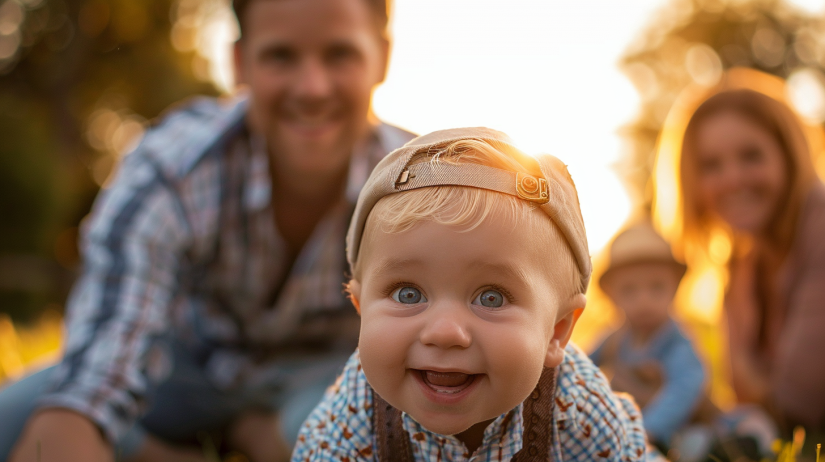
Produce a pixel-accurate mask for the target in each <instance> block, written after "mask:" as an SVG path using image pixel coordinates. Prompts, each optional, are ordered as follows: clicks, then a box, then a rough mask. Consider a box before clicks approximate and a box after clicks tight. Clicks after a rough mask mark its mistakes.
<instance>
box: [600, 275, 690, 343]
mask: <svg viewBox="0 0 825 462" xmlns="http://www.w3.org/2000/svg"><path fill="white" fill-rule="evenodd" d="M678 287H679V276H678V274H677V272H676V269H674V267H673V265H670V264H667V263H636V264H634V265H629V266H626V267H623V268H618V269H616V270H615V273H614V274H612V275H610V279H609V281H607V285H606V287H605V288H606V289H607V294H608V295H609V296H610V298H611V299H612V300H613V303H615V304H616V306H617V307H618V308H619V309H620V310H622V311H624V314H625V318H626V319H627V322H628V323H629V324H630V327H631V328H632V329H634V330H636V331H638V332H641V333H645V334H649V333H652V332H654V331H655V330H656V329H658V328H659V327H660V326H661V325H662V324H664V322H665V321H667V319H668V317H669V316H670V306H671V304H672V303H673V297H674V296H675V295H676V289H677V288H678Z"/></svg>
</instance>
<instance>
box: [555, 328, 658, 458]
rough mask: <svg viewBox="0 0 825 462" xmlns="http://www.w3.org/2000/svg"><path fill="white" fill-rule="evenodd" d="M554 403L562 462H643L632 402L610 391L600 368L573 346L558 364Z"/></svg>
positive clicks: (641, 433)
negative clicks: (598, 461) (599, 461)
mask: <svg viewBox="0 0 825 462" xmlns="http://www.w3.org/2000/svg"><path fill="white" fill-rule="evenodd" d="M555 401H556V402H555V412H554V419H555V421H556V426H557V430H558V441H559V447H560V450H561V452H562V454H559V456H560V457H561V456H563V458H564V460H591V458H595V456H599V457H600V458H601V459H606V460H617V461H618V460H622V461H623V460H643V457H644V454H645V446H646V443H645V433H644V428H643V426H642V416H641V412H639V408H638V407H637V406H636V403H635V402H634V401H633V398H631V397H629V396H627V395H624V394H620V393H615V392H613V391H612V390H611V389H610V384H609V382H608V381H607V378H606V377H605V376H604V374H603V373H602V372H601V371H600V370H599V368H598V367H596V365H595V364H593V362H592V361H591V360H590V358H588V357H587V355H586V354H584V352H582V351H581V350H580V349H579V348H578V347H576V346H575V345H572V344H570V345H568V347H567V348H566V350H565V359H564V362H562V364H561V365H560V366H559V373H558V379H557V386H556V400H555ZM571 457H572V459H571Z"/></svg>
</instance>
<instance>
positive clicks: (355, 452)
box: [292, 351, 375, 462]
mask: <svg viewBox="0 0 825 462" xmlns="http://www.w3.org/2000/svg"><path fill="white" fill-rule="evenodd" d="M342 460H348V461H350V462H374V461H375V456H374V454H373V432H372V389H371V388H370V387H369V384H368V383H367V378H366V376H364V372H363V371H362V370H361V359H360V356H359V355H358V352H357V351H356V352H355V353H354V354H353V355H352V356H351V357H350V359H349V361H347V364H346V366H344V370H343V372H341V375H340V376H339V377H338V380H336V381H335V384H334V385H333V386H331V387H330V388H329V389H328V390H327V392H326V393H325V394H324V398H323V399H322V400H321V402H320V403H318V406H316V407H315V410H313V411H312V413H311V414H310V415H309V417H308V418H307V420H306V422H304V425H303V426H302V427H301V431H300V433H299V434H298V442H297V443H296V445H295V450H294V451H293V452H292V462H340V461H342Z"/></svg>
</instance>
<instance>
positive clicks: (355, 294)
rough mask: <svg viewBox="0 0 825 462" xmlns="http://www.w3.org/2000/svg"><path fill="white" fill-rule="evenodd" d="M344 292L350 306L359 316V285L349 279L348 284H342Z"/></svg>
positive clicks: (354, 280)
mask: <svg viewBox="0 0 825 462" xmlns="http://www.w3.org/2000/svg"><path fill="white" fill-rule="evenodd" d="M344 292H345V293H346V294H347V298H348V299H349V301H351V302H352V306H354V307H355V311H357V312H358V315H359V316H360V315H361V303H360V302H359V300H360V299H361V283H360V282H358V281H357V280H356V279H350V280H349V282H348V283H346V284H344Z"/></svg>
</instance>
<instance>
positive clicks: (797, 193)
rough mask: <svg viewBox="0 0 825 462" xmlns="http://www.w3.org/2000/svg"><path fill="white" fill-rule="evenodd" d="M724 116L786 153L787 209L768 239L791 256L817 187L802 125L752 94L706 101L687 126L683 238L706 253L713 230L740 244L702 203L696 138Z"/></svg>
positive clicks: (744, 92) (773, 102)
mask: <svg viewBox="0 0 825 462" xmlns="http://www.w3.org/2000/svg"><path fill="white" fill-rule="evenodd" d="M720 113H733V114H736V115H739V116H741V117H743V118H745V119H747V120H749V121H750V122H752V123H754V124H756V125H758V126H759V127H761V128H762V129H763V130H765V131H766V132H768V133H769V134H770V135H771V136H772V137H773V138H774V139H775V140H776V142H777V144H778V145H779V147H780V148H781V151H782V154H783V157H784V161H785V165H786V166H787V170H786V171H787V176H788V178H787V183H786V184H787V186H786V190H785V191H784V192H783V197H782V199H781V201H780V204H782V205H781V206H780V207H778V210H776V212H775V215H774V217H773V219H771V220H770V223H769V225H768V229H767V230H766V233H765V236H764V237H765V238H767V241H768V242H769V243H770V245H771V246H772V247H773V248H774V250H776V251H779V252H780V253H781V254H785V253H787V252H788V251H789V249H790V247H791V244H792V242H793V238H794V233H795V231H796V227H797V222H798V218H799V213H800V211H801V209H802V206H803V204H804V202H805V198H806V197H807V195H808V193H809V192H810V190H811V188H812V187H813V186H814V184H815V183H816V178H817V177H816V172H815V171H814V166H813V162H812V160H811V154H810V148H809V146H808V142H807V139H806V138H805V133H804V131H803V129H802V124H801V122H800V121H799V119H798V118H797V116H796V115H795V114H794V113H793V111H791V109H790V108H789V107H788V106H786V105H785V104H784V103H782V102H780V101H777V100H776V99H774V98H771V97H770V96H767V95H765V94H762V93H760V92H757V91H753V90H748V89H737V90H727V91H722V92H719V93H717V94H715V95H713V96H711V97H710V98H708V99H707V100H705V101H704V102H703V103H702V104H701V105H700V106H699V107H698V109H696V111H695V112H694V113H693V115H692V116H691V118H690V122H688V125H687V128H686V129H685V135H684V138H683V140H682V149H681V151H682V154H681V159H680V166H679V179H680V182H679V183H680V188H681V191H680V192H681V196H682V213H683V220H682V236H683V238H684V239H685V240H686V241H692V242H693V243H695V244H698V245H699V247H701V248H705V249H706V248H707V246H708V244H709V239H710V235H711V230H712V229H713V228H720V227H721V228H724V229H726V231H727V232H728V233H729V234H730V235H731V239H732V241H733V244H734V247H735V248H736V247H737V244H739V242H737V241H741V237H742V236H737V235H736V233H734V232H733V231H732V230H731V229H730V228H729V227H728V226H726V225H725V224H723V223H719V222H718V220H714V219H713V217H712V216H711V214H710V213H709V211H708V210H707V209H706V207H704V206H703V205H702V204H701V203H700V201H699V200H698V194H697V193H698V191H697V189H698V167H697V161H696V146H695V144H696V143H695V141H696V140H695V137H696V132H697V130H698V129H699V126H700V125H701V124H702V123H703V122H704V121H705V120H707V119H708V118H710V117H712V116H714V115H717V114H720Z"/></svg>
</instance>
